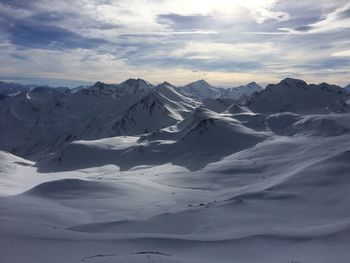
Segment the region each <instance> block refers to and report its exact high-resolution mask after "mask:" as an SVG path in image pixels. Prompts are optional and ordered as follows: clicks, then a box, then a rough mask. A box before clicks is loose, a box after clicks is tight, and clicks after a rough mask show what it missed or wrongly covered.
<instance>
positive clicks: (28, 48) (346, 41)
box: [0, 0, 350, 87]
mask: <svg viewBox="0 0 350 263" xmlns="http://www.w3.org/2000/svg"><path fill="white" fill-rule="evenodd" d="M0 63H1V67H0V79H2V80H7V81H15V82H21V83H35V84H48V85H54V86H55V85H56V86H77V85H83V84H88V83H94V82H96V81H97V80H101V81H104V82H107V83H119V82H121V81H123V80H125V79H128V78H143V79H145V80H147V81H149V82H152V83H155V84H156V83H161V82H163V81H165V80H166V81H168V82H171V83H173V84H175V85H183V84H186V83H189V82H191V81H195V80H198V79H205V80H207V81H208V82H210V83H211V84H213V85H217V86H227V87H228V86H235V85H241V84H245V83H248V82H251V81H256V82H258V83H260V84H263V85H264V84H268V83H276V82H278V81H279V80H281V79H283V78H286V77H293V78H301V79H304V80H306V81H308V82H310V83H320V82H323V81H325V82H329V83H334V84H338V85H341V86H344V85H347V84H349V83H350V2H349V0H333V1H329V0H303V1H295V0H99V1H97V0H74V1H72V0H55V1H53V0H26V1H24V0H0Z"/></svg>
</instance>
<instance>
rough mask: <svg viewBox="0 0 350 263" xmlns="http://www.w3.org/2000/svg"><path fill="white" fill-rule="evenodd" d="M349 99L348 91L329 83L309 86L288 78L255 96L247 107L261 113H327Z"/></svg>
mask: <svg viewBox="0 0 350 263" xmlns="http://www.w3.org/2000/svg"><path fill="white" fill-rule="evenodd" d="M347 98H348V97H347V93H346V91H345V90H344V89H342V88H340V87H338V86H335V85H329V84H327V83H321V84H319V85H314V84H310V85H308V84H307V83H306V82H304V81H302V80H297V79H290V78H287V79H285V80H282V81H281V82H280V83H278V84H270V85H268V86H267V87H266V89H265V90H263V91H261V92H259V93H255V94H253V96H252V98H251V99H250V100H249V101H248V103H247V106H248V107H249V108H250V109H251V110H252V111H254V112H259V113H277V112H298V113H308V114H311V113H325V112H327V111H328V109H327V108H328V107H329V106H331V105H332V104H334V103H336V102H337V101H346V100H347Z"/></svg>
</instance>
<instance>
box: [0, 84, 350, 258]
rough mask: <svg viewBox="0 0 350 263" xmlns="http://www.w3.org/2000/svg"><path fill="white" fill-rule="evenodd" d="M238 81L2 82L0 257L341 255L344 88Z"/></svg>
mask: <svg viewBox="0 0 350 263" xmlns="http://www.w3.org/2000/svg"><path fill="white" fill-rule="evenodd" d="M11 85H14V84H11ZM11 85H10V86H11ZM248 86H252V88H248V90H249V91H252V93H249V94H246V95H239V99H237V98H236V97H235V95H232V94H236V92H235V91H233V90H231V89H229V90H227V92H226V95H225V96H223V95H222V94H223V93H222V91H220V89H219V88H214V87H212V86H210V84H208V83H206V82H204V81H199V82H196V83H192V84H189V85H187V86H186V87H180V88H178V87H174V86H172V85H171V84H169V83H167V82H165V83H162V84H160V85H157V86H154V85H152V84H150V83H148V82H146V81H144V80H140V79H130V80H127V81H125V82H123V83H121V84H105V83H102V82H97V83H96V84H94V85H93V86H90V87H79V88H77V89H74V90H67V89H64V88H60V89H52V88H49V87H33V88H28V89H23V90H22V88H21V90H20V91H18V92H19V93H18V94H14V93H8V94H4V95H3V97H1V100H0V138H1V139H0V211H1V212H0V255H1V260H0V261H1V262H4V263H22V262H35V263H47V262H53V263H56V262H57V263H62V262H65V263H76V262H87V263H115V262H118V263H127V262H159V263H160V262H162V263H163V262H174V263H175V262H176V263H193V262H204V263H212V262H227V263H231V262H237V263H246V262H249V263H292V262H293V263H329V262H336V263H348V262H349V258H350V251H349V246H350V192H349V189H350V143H349V141H350V112H349V105H348V103H349V99H350V98H349V95H348V93H347V92H346V90H345V89H343V88H340V87H337V86H334V85H329V84H326V83H322V84H319V85H313V84H307V83H305V82H304V81H302V80H295V79H285V80H282V81H281V82H280V83H279V84H275V85H269V86H267V88H266V89H264V90H261V91H259V88H258V87H257V86H256V84H254V85H253V84H252V85H251V84H249V85H248ZM11 87H12V86H11ZM11 89H12V88H11ZM244 89H245V88H244ZM244 89H243V88H242V90H244ZM253 90H255V91H254V92H253ZM16 92H17V91H16ZM255 92H257V93H255ZM239 94H243V93H239Z"/></svg>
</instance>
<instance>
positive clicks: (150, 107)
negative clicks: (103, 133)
mask: <svg viewBox="0 0 350 263" xmlns="http://www.w3.org/2000/svg"><path fill="white" fill-rule="evenodd" d="M167 102H169V103H167ZM180 120H182V117H181V115H180V114H179V113H178V112H177V111H176V109H173V108H172V107H171V103H170V101H167V99H166V98H165V97H162V96H160V95H159V94H158V93H156V92H154V93H151V94H149V95H148V96H146V97H145V98H143V99H142V100H140V101H139V102H137V103H136V104H135V105H133V106H132V107H131V108H130V109H128V110H127V111H126V112H125V114H124V115H123V116H122V117H121V118H120V119H118V120H117V121H116V122H115V124H114V125H113V127H112V132H113V134H115V135H139V134H144V133H149V132H152V131H154V130H157V129H161V128H165V127H168V126H171V125H174V124H175V123H177V122H178V121H180Z"/></svg>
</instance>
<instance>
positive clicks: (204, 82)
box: [186, 79, 213, 88]
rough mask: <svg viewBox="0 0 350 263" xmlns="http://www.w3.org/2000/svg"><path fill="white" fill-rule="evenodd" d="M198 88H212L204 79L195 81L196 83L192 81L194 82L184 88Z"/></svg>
mask: <svg viewBox="0 0 350 263" xmlns="http://www.w3.org/2000/svg"><path fill="white" fill-rule="evenodd" d="M194 85H196V86H199V87H201V88H205V87H213V86H212V85H210V84H209V83H208V82H207V81H206V80H204V79H200V80H197V81H194V82H191V83H189V84H187V85H186V86H194Z"/></svg>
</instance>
